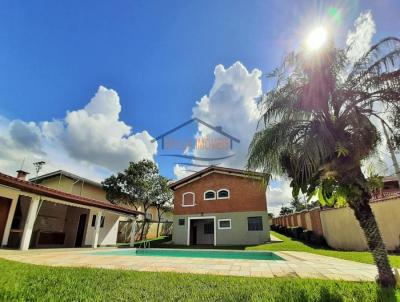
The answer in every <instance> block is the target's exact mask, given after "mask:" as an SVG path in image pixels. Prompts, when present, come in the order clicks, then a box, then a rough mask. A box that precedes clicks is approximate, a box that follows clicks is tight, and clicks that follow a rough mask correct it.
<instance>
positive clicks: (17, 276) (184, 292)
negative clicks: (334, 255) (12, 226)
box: [0, 259, 400, 302]
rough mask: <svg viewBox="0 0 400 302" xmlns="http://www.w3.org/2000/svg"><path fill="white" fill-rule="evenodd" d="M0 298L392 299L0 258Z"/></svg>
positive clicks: (316, 286)
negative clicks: (33, 263)
mask: <svg viewBox="0 0 400 302" xmlns="http://www.w3.org/2000/svg"><path fill="white" fill-rule="evenodd" d="M0 271H1V273H0V301H202V302H207V301H285V302H292V301H293V302H294V301H296V302H297V301H363V302H365V301H382V302H383V301H385V302H386V301H389V302H390V301H396V297H395V295H397V298H400V289H398V290H397V291H396V292H394V291H392V292H380V291H379V289H378V288H377V286H376V285H375V283H372V282H363V283H361V282H345V281H340V282H339V281H331V280H330V281H323V280H309V279H300V278H293V279H290V278H273V279H268V278H250V277H247V278H246V277H223V276H210V275H192V274H177V273H151V272H135V271H120V270H105V269H89V268H57V267H45V266H35V265H30V264H23V263H17V262H11V261H6V260H3V259H0Z"/></svg>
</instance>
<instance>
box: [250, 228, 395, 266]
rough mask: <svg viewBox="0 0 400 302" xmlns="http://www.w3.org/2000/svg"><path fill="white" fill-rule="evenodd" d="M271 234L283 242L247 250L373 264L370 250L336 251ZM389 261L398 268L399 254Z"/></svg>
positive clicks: (390, 256) (390, 257)
mask: <svg viewBox="0 0 400 302" xmlns="http://www.w3.org/2000/svg"><path fill="white" fill-rule="evenodd" d="M271 234H272V235H274V236H275V237H278V238H279V239H281V240H283V242H279V243H278V242H277V243H269V244H261V245H257V246H251V247H247V248H246V249H248V250H265V251H300V252H308V253H313V254H318V255H324V256H330V257H335V258H340V259H345V260H351V261H356V262H362V263H369V264H374V261H373V259H372V255H371V253H370V252H348V251H336V250H333V249H329V248H327V247H317V246H311V245H307V244H304V243H303V242H301V241H298V240H295V239H292V238H289V237H287V236H284V235H282V234H279V233H276V232H273V231H271ZM389 260H390V263H391V265H392V266H393V267H399V268H400V255H389Z"/></svg>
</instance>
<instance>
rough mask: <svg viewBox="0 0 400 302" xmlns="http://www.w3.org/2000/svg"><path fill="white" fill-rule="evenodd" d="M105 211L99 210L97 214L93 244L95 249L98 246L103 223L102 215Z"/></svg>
mask: <svg viewBox="0 0 400 302" xmlns="http://www.w3.org/2000/svg"><path fill="white" fill-rule="evenodd" d="M102 215H103V212H102V211H101V210H99V211H98V212H97V214H96V225H95V229H94V236H93V244H92V247H93V248H94V249H95V248H97V243H98V242H99V234H100V223H101V216H102Z"/></svg>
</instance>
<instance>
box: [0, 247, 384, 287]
mask: <svg viewBox="0 0 400 302" xmlns="http://www.w3.org/2000/svg"><path fill="white" fill-rule="evenodd" d="M105 250H112V249H104V248H102V249H97V250H96V251H105ZM93 252H94V250H92V249H47V250H29V251H24V252H23V251H16V250H0V257H1V258H5V259H9V260H14V261H20V262H25V263H32V264H42V265H49V266H71V267H96V268H109V269H132V270H136V271H152V272H181V273H194V274H215V275H231V276H257V277H301V278H318V279H335V280H351V281H374V280H375V276H376V275H377V271H376V268H375V267H374V266H373V265H369V264H363V263H358V262H352V261H347V260H341V259H337V258H331V257H326V256H320V255H315V254H311V253H306V252H285V251H282V252H276V253H275V254H277V255H279V256H280V257H282V258H283V259H285V261H283V260H237V259H234V260H233V259H209V258H208V259H204V258H203V259H201V258H174V257H153V256H150V257H149V256H115V255H113V256H109V255H100V254H99V255H93ZM139 257H140V259H139Z"/></svg>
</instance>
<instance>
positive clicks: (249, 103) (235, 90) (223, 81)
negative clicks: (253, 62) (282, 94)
mask: <svg viewBox="0 0 400 302" xmlns="http://www.w3.org/2000/svg"><path fill="white" fill-rule="evenodd" d="M214 75H215V80H214V84H213V86H212V88H211V90H210V93H209V94H208V95H205V96H203V97H202V98H201V99H200V101H198V102H196V105H195V106H194V107H193V117H196V118H199V119H200V120H203V121H204V122H206V123H208V124H210V125H212V126H215V127H217V126H220V127H222V130H223V131H225V132H226V133H228V134H230V135H232V136H233V137H236V138H238V139H239V140H240V143H234V147H233V150H229V147H228V148H225V149H224V150H221V149H218V148H213V149H196V148H195V149H192V150H190V154H193V155H194V156H196V157H205V158H210V157H223V156H227V155H232V154H234V156H233V157H231V158H228V159H224V160H219V161H212V160H209V161H200V160H194V161H193V163H195V164H201V165H211V164H215V163H220V164H221V166H224V167H231V168H240V169H242V168H244V166H245V163H246V156H247V149H248V146H249V144H250V141H251V139H252V137H253V134H254V132H255V130H256V127H257V122H258V110H257V103H256V101H255V98H256V97H258V96H259V95H260V94H261V79H260V77H261V71H259V70H258V69H254V70H253V71H251V72H248V70H247V69H246V67H245V66H244V65H243V64H242V63H240V62H236V63H235V64H233V65H232V66H231V67H229V68H227V69H225V67H224V66H222V65H218V66H216V67H215V70H214ZM197 131H198V132H197V134H196V137H197V138H207V139H211V140H212V139H221V138H222V139H224V137H223V136H222V135H221V134H218V133H216V132H215V131H214V130H213V129H210V128H208V127H206V126H205V125H203V124H198V128H197ZM188 151H189V150H186V151H185V152H186V153H188ZM190 169H196V168H195V167H193V168H190ZM197 169H199V168H197ZM174 173H175V176H176V177H177V178H181V177H183V176H187V175H188V174H190V172H188V171H186V168H184V167H182V166H180V165H176V166H175V168H174Z"/></svg>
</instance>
